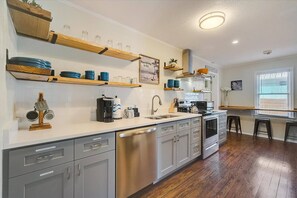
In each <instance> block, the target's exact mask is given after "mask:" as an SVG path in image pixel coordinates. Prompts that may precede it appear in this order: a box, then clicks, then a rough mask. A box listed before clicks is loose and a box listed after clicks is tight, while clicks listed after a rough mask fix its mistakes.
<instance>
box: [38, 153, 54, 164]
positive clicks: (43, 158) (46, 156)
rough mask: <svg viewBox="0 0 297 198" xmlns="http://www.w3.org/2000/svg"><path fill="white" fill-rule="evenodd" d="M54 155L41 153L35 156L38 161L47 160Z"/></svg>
mask: <svg viewBox="0 0 297 198" xmlns="http://www.w3.org/2000/svg"><path fill="white" fill-rule="evenodd" d="M53 157H54V154H50V155H42V156H39V157H37V158H36V160H37V163H40V162H41V161H49V160H50V159H51V158H53Z"/></svg>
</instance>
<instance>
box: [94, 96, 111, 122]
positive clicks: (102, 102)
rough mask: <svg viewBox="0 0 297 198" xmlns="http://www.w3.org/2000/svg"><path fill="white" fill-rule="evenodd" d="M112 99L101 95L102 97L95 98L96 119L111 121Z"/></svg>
mask: <svg viewBox="0 0 297 198" xmlns="http://www.w3.org/2000/svg"><path fill="white" fill-rule="evenodd" d="M113 102H114V99H113V98H110V97H106V96H105V95H102V98H98V99H97V121H99V122H113V117H112V110H113Z"/></svg>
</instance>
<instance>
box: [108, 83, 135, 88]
mask: <svg viewBox="0 0 297 198" xmlns="http://www.w3.org/2000/svg"><path fill="white" fill-rule="evenodd" d="M107 86H109V87H128V88H137V87H141V85H140V84H131V83H123V82H107Z"/></svg>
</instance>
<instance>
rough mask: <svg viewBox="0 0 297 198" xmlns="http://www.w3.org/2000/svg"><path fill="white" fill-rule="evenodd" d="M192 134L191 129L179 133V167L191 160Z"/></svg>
mask: <svg viewBox="0 0 297 198" xmlns="http://www.w3.org/2000/svg"><path fill="white" fill-rule="evenodd" d="M190 134H191V130H190V129H188V130H184V131H180V132H178V133H177V148H176V149H177V155H176V156H177V167H179V166H182V165H184V164H185V163H187V162H189V161H190V160H191V152H190V150H191V139H190Z"/></svg>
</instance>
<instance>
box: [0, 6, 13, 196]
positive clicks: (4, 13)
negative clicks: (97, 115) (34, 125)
mask: <svg viewBox="0 0 297 198" xmlns="http://www.w3.org/2000/svg"><path fill="white" fill-rule="evenodd" d="M0 30H1V31H0V109H1V111H0V151H1V152H0V178H1V179H0V196H2V148H3V132H4V130H5V129H6V128H7V127H8V125H9V123H11V122H12V121H13V112H14V110H13V109H14V92H15V80H14V79H13V78H12V77H11V75H9V74H8V73H7V72H6V71H5V70H6V69H5V66H6V49H7V48H8V49H9V51H10V53H11V54H12V55H15V54H16V51H17V49H16V34H15V31H14V29H13V28H12V27H11V19H10V16H9V14H8V10H7V5H6V1H1V2H0ZM4 30H5V31H4Z"/></svg>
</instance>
